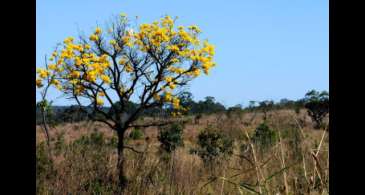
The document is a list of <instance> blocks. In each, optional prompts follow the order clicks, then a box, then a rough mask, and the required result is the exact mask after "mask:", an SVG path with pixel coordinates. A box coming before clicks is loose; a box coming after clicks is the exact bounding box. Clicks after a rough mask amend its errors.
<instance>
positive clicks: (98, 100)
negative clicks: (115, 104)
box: [96, 97, 104, 106]
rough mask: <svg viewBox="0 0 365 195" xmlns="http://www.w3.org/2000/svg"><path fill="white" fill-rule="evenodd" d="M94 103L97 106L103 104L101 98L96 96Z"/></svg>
mask: <svg viewBox="0 0 365 195" xmlns="http://www.w3.org/2000/svg"><path fill="white" fill-rule="evenodd" d="M96 104H97V105H98V106H102V105H104V100H103V99H101V98H99V97H97V98H96Z"/></svg>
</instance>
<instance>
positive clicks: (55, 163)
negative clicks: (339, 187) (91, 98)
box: [36, 104, 329, 195]
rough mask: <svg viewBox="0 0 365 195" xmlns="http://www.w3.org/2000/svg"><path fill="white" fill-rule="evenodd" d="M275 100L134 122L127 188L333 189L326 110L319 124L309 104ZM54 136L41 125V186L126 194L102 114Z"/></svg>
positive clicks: (58, 129) (52, 190) (128, 142)
mask: <svg viewBox="0 0 365 195" xmlns="http://www.w3.org/2000/svg"><path fill="white" fill-rule="evenodd" d="M275 105H276V104H274V106H272V107H270V109H267V110H263V109H262V108H260V107H259V106H257V107H249V108H241V109H238V108H239V106H236V109H227V110H226V111H225V112H215V113H214V112H213V113H210V114H207V113H204V112H202V113H200V114H190V115H189V114H188V115H186V116H184V117H182V119H183V120H182V121H180V122H179V121H177V122H176V123H173V124H169V125H167V126H160V127H141V128H131V129H129V130H128V134H127V135H126V136H127V138H126V139H125V143H124V144H125V146H130V148H129V149H128V148H127V149H126V150H125V151H124V155H125V159H126V161H125V171H126V176H127V177H128V187H127V188H126V189H125V190H124V191H123V192H124V193H123V194H133V195H134V194H189V195H190V194H277V193H280V194H323V193H324V194H326V193H328V177H329V173H328V163H329V161H328V131H326V130H325V129H326V128H325V127H323V126H326V125H327V120H324V119H326V118H322V126H321V127H319V129H314V128H313V127H315V126H316V121H315V120H312V119H311V115H310V114H308V112H306V108H305V107H302V108H301V109H300V110H299V112H296V111H295V107H290V108H285V107H283V106H282V105H281V106H280V107H279V106H278V105H277V106H278V107H277V108H275ZM303 105H304V104H303ZM265 109H266V108H265ZM228 110H230V111H228ZM265 112H266V117H265ZM198 115H199V116H198ZM326 117H327V118H328V115H327V116H326ZM143 118H144V119H143V121H152V120H162V119H161V118H159V117H157V116H155V117H149V116H147V115H146V116H144V117H143ZM196 118H199V119H198V121H197V120H196ZM50 136H51V138H52V139H51V144H50V148H48V147H47V145H46V143H45V140H46V139H45V136H44V134H43V132H42V130H41V126H38V129H37V167H36V168H37V194H122V191H121V189H120V188H119V186H118V181H119V179H118V174H117V171H116V170H117V164H116V159H117V158H118V155H117V150H116V145H117V135H116V134H115V132H113V131H110V130H109V128H108V127H107V126H106V125H104V124H102V123H98V122H91V121H79V122H75V121H73V122H72V123H71V122H66V121H65V122H62V123H59V124H58V125H56V126H55V127H53V128H51V131H50Z"/></svg>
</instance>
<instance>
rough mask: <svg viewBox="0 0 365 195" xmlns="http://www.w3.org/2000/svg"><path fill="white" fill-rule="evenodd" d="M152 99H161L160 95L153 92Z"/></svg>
mask: <svg viewBox="0 0 365 195" xmlns="http://www.w3.org/2000/svg"><path fill="white" fill-rule="evenodd" d="M153 99H155V100H156V101H159V100H160V99H161V97H160V96H159V95H158V94H154V95H153Z"/></svg>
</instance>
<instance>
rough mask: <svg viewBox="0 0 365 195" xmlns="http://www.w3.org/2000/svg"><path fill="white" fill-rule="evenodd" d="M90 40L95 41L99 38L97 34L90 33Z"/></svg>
mask: <svg viewBox="0 0 365 195" xmlns="http://www.w3.org/2000/svg"><path fill="white" fill-rule="evenodd" d="M90 40H91V41H97V40H99V37H98V36H97V35H94V34H92V35H90Z"/></svg>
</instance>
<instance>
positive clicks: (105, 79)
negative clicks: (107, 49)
mask: <svg viewBox="0 0 365 195" xmlns="http://www.w3.org/2000/svg"><path fill="white" fill-rule="evenodd" d="M100 78H101V80H103V81H104V82H105V83H111V82H112V81H111V80H110V78H109V77H108V76H107V75H101V76H100Z"/></svg>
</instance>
